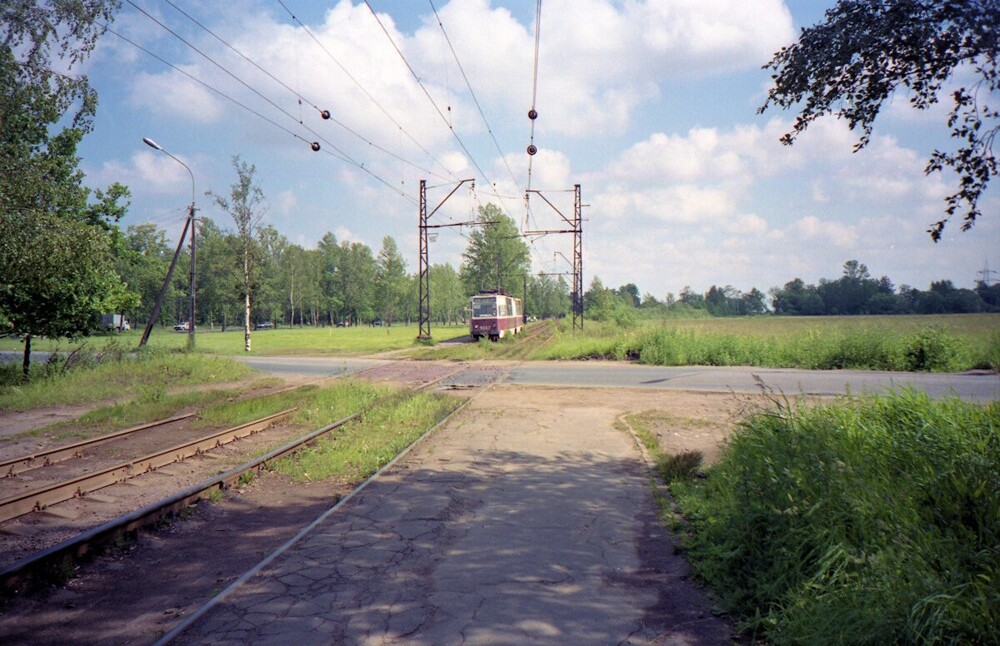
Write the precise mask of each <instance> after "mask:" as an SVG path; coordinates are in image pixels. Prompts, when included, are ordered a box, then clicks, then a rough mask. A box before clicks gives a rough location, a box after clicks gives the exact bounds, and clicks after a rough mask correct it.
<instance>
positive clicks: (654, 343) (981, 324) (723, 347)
mask: <svg viewBox="0 0 1000 646" xmlns="http://www.w3.org/2000/svg"><path fill="white" fill-rule="evenodd" d="M588 357H589V358H608V359H619V360H621V359H629V358H631V359H637V360H638V361H639V362H641V363H647V364H653V365H665V366H680V365H716V366H733V365H735V366H760V367H768V368H806V369H818V370H829V369H840V368H846V369H860V370H909V371H935V372H957V371H963V370H968V369H973V368H985V369H993V370H997V369H1000V314H964V315H949V316H864V317H861V316H854V317H773V316H763V317H754V318H725V319H697V320H676V319H675V320H670V321H656V322H645V323H640V324H636V325H634V326H630V327H624V328H623V327H620V326H615V325H612V324H607V323H599V322H593V321H587V322H586V324H585V326H584V331H583V332H582V333H581V332H579V331H577V332H576V333H573V332H572V330H571V329H570V325H569V322H568V321H563V322H562V323H561V324H560V326H559V332H558V334H557V336H556V337H555V338H554V339H553V340H552V341H551V342H550V343H548V344H547V345H546V346H544V347H543V348H541V349H540V350H538V351H536V352H535V353H534V355H533V358H535V359H579V358H588Z"/></svg>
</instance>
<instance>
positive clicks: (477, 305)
mask: <svg viewBox="0 0 1000 646" xmlns="http://www.w3.org/2000/svg"><path fill="white" fill-rule="evenodd" d="M496 315H497V302H496V299H494V298H489V299H486V298H483V299H479V298H477V299H474V300H473V301H472V318H477V319H478V318H489V317H493V316H496Z"/></svg>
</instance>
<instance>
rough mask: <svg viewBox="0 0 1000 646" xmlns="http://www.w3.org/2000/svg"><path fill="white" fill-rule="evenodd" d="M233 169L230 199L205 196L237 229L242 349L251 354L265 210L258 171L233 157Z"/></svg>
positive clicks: (238, 157) (238, 158)
mask: <svg viewBox="0 0 1000 646" xmlns="http://www.w3.org/2000/svg"><path fill="white" fill-rule="evenodd" d="M233 169H234V170H236V176H237V180H236V183H235V184H233V185H232V186H230V187H229V197H228V198H226V197H223V196H221V195H215V194H213V193H212V192H211V191H209V192H208V193H207V195H208V196H209V197H211V198H212V199H213V200H215V203H216V205H218V207H219V208H220V209H222V210H223V211H225V212H226V213H228V214H229V216H230V217H232V218H233V223H234V224H235V225H236V237H237V239H238V240H239V244H240V263H241V265H242V267H241V269H242V278H243V281H242V284H241V286H240V287H241V291H242V292H243V293H242V294H241V296H242V297H243V349H244V350H245V351H246V352H250V312H251V308H252V307H253V294H254V288H255V286H256V284H257V278H258V276H257V274H258V272H257V261H258V258H259V251H260V250H259V247H260V245H259V244H258V237H259V235H260V222H261V220H262V219H263V218H264V213H266V211H267V209H266V208H265V206H264V191H263V190H261V188H260V186H259V185H258V184H257V183H256V181H255V179H254V174H255V173H256V172H257V167H256V166H254V165H253V164H248V163H247V162H245V161H242V160H241V159H240V156H239V155H235V156H234V157H233Z"/></svg>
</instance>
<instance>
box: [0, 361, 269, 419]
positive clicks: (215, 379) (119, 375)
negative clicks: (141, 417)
mask: <svg viewBox="0 0 1000 646" xmlns="http://www.w3.org/2000/svg"><path fill="white" fill-rule="evenodd" d="M251 373H253V370H252V369H251V368H249V367H248V366H246V365H244V364H241V363H237V362H235V361H231V360H229V359H222V358H218V357H209V356H204V355H198V354H179V353H168V352H156V351H144V352H140V353H137V354H135V355H129V354H126V353H125V352H123V351H122V350H121V347H120V346H115V347H111V348H105V349H104V350H103V351H101V352H97V353H95V352H91V351H89V348H82V349H79V350H78V351H75V352H71V353H69V354H61V353H54V354H52V355H50V357H49V360H48V361H47V362H46V363H44V364H37V363H36V364H35V365H34V366H33V367H32V371H31V380H30V381H28V382H27V383H23V382H22V380H21V372H20V366H12V365H10V364H0V411H22V410H29V409H32V408H42V407H45V406H58V405H65V404H80V403H86V402H95V401H101V400H105V399H118V400H122V401H120V402H119V403H123V402H128V401H157V400H158V399H159V400H161V401H162V399H163V398H164V396H165V393H164V392H163V390H162V389H163V386H162V384H164V383H169V384H171V385H172V386H190V385H196V384H210V383H225V382H231V381H238V380H240V379H244V378H246V377H247V376H248V375H250V374H251Z"/></svg>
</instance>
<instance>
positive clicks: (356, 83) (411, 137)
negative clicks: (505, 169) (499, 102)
mask: <svg viewBox="0 0 1000 646" xmlns="http://www.w3.org/2000/svg"><path fill="white" fill-rule="evenodd" d="M276 1H277V3H278V4H279V5H281V8H282V9H284V10H285V11H286V12H288V15H289V16H291V18H292V20H293V21H295V22H296V23H297V24H298V25H299V26H300V27H302V29H303V31H305V32H306V34H308V35H309V37H310V38H312V39H313V41H314V42H315V43H316V44H317V45H318V46H319V48H320V49H322V50H323V52H324V53H325V54H326V55H327V56H328V57H329V58H330V60H331V61H333V62H334V64H336V65H337V67H339V68H340V71H342V72H343V73H344V74H345V75H346V76H347V78H349V79H351V82H353V83H354V85H356V86H357V87H358V89H359V90H361V92H362V93H363V94H364V95H365V96H366V97H368V100H369V101H371V102H372V103H374V104H375V107H377V108H378V109H379V111H381V112H382V114H383V115H385V117H386V118H387V119H389V121H391V122H392V123H393V125H395V126H396V127H397V128H398V129H399V131H400V132H402V133H403V134H404V135H406V138H407V139H409V140H410V141H411V142H412V143H413V145H415V146H416V147H417V148H419V149H420V150H421V151H422V152H423V153H424V154H425V155H427V157H428V158H429V159H430V160H431V161H433V162H434V163H435V164H437V165H438V166H439V167H441V168H442V169H444V171H445V172H446V173H448V175H449V176H450V177H452V178H454V177H455V174H454V173H452V172H451V171H450V170H448V167H447V166H445V165H444V164H442V163H441V162H440V161H438V159H437V158H436V157H435V156H434V155H433V154H431V152H430V151H429V150H427V148H425V147H424V146H423V145H422V144H421V143H420V142H419V141H417V140H416V138H414V137H413V135H411V134H410V133H409V131H407V130H406V128H404V127H403V125H402V124H401V123H399V121H397V120H396V119H395V117H393V116H392V115H391V114H389V111H388V110H386V109H385V108H384V107H383V106H382V104H381V103H379V102H378V100H377V99H376V98H375V97H374V96H372V95H371V93H370V92H369V91H368V90H367V88H365V86H364V85H362V84H361V82H360V81H359V80H358V79H357V78H355V77H354V75H353V74H351V73H350V71H348V69H347V68H346V67H344V65H343V64H342V63H341V62H340V61H339V60H338V59H337V57H336V56H334V55H333V52H331V51H330V50H329V49H327V48H326V46H325V45H324V44H323V42H322V41H321V40H320V39H319V38H317V37H316V34H314V33H313V32H312V30H310V29H309V28H308V27H306V25H305V23H303V22H302V21H301V20H299V19H298V17H297V16H296V15H295V14H294V13H292V10H291V9H289V8H288V6H287V5H285V3H284V2H283V1H282V0H276ZM437 177H440V176H439V175H438V176H437Z"/></svg>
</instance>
